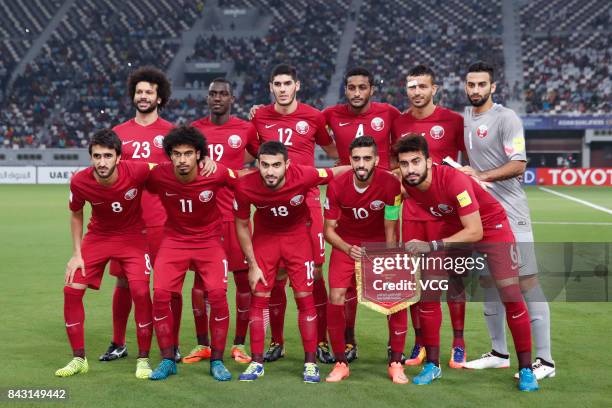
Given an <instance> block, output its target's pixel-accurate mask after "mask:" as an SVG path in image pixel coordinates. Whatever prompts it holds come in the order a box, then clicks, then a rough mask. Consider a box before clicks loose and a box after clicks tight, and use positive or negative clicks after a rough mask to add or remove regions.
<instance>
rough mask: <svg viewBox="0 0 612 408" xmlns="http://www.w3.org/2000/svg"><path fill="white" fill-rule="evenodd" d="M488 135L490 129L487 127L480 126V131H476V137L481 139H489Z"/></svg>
mask: <svg viewBox="0 0 612 408" xmlns="http://www.w3.org/2000/svg"><path fill="white" fill-rule="evenodd" d="M488 134H489V128H488V127H487V125H480V126H478V129H476V135H477V136H478V137H479V138H481V139H482V138H485V137H487V135H488Z"/></svg>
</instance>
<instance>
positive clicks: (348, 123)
mask: <svg viewBox="0 0 612 408" xmlns="http://www.w3.org/2000/svg"><path fill="white" fill-rule="evenodd" d="M350 124H351V122H345V123H342V122H340V123H338V126H346V125H350Z"/></svg>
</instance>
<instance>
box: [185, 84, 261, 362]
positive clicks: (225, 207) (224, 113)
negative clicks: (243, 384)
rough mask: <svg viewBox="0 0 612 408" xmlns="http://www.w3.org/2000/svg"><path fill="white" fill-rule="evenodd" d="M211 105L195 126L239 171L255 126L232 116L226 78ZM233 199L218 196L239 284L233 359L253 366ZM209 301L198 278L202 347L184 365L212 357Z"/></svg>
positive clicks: (253, 147) (250, 150)
mask: <svg viewBox="0 0 612 408" xmlns="http://www.w3.org/2000/svg"><path fill="white" fill-rule="evenodd" d="M207 102H208V109H209V111H210V115H209V116H207V117H205V118H202V119H199V120H196V121H195V122H193V123H192V124H191V125H192V126H193V127H195V128H196V129H198V130H200V131H201V132H202V133H203V134H204V135H205V137H206V141H207V145H208V154H209V155H210V157H211V158H212V159H213V160H214V161H217V162H219V163H221V164H223V165H224V166H225V167H227V168H230V169H239V168H241V167H243V165H244V163H250V162H252V161H253V160H254V157H255V156H256V155H257V149H258V147H259V142H258V140H257V131H256V130H255V127H254V126H253V124H252V123H250V122H247V121H244V120H241V119H238V118H237V117H235V116H231V107H232V103H234V95H233V93H232V85H231V83H230V82H229V81H227V80H226V79H224V78H216V79H213V80H212V82H211V83H210V86H209V87H208V98H207ZM233 200H234V193H233V191H231V190H230V189H228V188H225V189H223V190H222V191H220V192H219V196H218V197H217V203H218V205H219V210H220V211H221V214H222V216H223V233H222V241H223V247H224V248H225V253H226V254H227V256H228V267H229V270H230V271H233V275H234V282H235V283H236V335H235V337H234V345H233V346H232V350H231V356H232V358H233V359H234V360H236V361H237V362H239V363H249V362H251V358H250V357H249V356H248V354H247V353H246V350H245V348H244V340H245V337H246V332H247V329H248V325H249V304H250V302H251V289H250V288H249V277H248V267H247V264H246V263H245V261H244V255H243V254H242V250H241V249H240V243H239V242H238V238H237V237H236V227H235V225H234V215H233V213H232V201H233ZM205 299H206V295H205V292H204V288H203V282H202V280H201V279H200V278H199V275H196V279H195V282H194V287H193V289H192V291H191V302H192V305H193V315H194V320H195V326H196V334H197V339H198V345H197V346H196V347H195V348H194V349H193V350H192V351H191V353H189V355H188V356H186V357H185V358H184V359H183V362H184V363H195V362H197V361H200V360H202V359H206V358H209V357H210V345H209V339H208V322H207V316H206V313H207V312H206V301H205Z"/></svg>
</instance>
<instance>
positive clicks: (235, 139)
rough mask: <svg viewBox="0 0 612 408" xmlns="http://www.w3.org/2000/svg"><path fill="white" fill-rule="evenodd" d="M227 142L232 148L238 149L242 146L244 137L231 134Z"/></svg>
mask: <svg viewBox="0 0 612 408" xmlns="http://www.w3.org/2000/svg"><path fill="white" fill-rule="evenodd" d="M227 144H228V145H229V147H231V148H232V149H237V148H239V147H240V146H242V139H241V138H240V136H238V135H231V136H230V137H228V138H227Z"/></svg>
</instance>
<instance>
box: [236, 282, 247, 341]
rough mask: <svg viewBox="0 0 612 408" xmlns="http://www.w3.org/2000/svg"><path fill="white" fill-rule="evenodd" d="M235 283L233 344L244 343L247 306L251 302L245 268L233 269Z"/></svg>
mask: <svg viewBox="0 0 612 408" xmlns="http://www.w3.org/2000/svg"><path fill="white" fill-rule="evenodd" d="M234 282H235V283H236V336H235V337H234V344H244V340H245V338H246V334H247V330H248V328H249V306H250V303H251V288H250V287H249V274H248V271H247V270H242V271H234Z"/></svg>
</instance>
